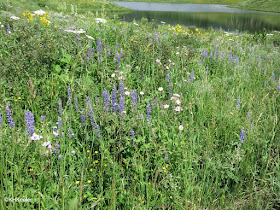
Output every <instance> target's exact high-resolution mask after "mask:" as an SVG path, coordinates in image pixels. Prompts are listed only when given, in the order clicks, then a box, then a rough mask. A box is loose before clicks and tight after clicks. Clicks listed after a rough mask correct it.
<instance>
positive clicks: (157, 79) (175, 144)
mask: <svg viewBox="0 0 280 210" xmlns="http://www.w3.org/2000/svg"><path fill="white" fill-rule="evenodd" d="M26 2H28V3H30V5H28V4H23V5H22V6H21V8H19V7H18V6H16V7H15V6H13V3H14V2H12V6H8V4H6V3H5V5H6V9H7V10H4V9H3V8H1V9H0V12H1V14H7V15H0V73H1V77H0V145H1V146H0V195H1V196H0V209H63V210H64V209H279V208H280V199H279V198H280V173H279V171H280V164H279V162H280V156H279V154H280V153H279V151H280V144H279V139H280V120H279V113H280V71H279V69H280V60H279V56H280V52H279V46H280V43H279V40H280V33H279V32H271V33H270V34H266V33H265V32H264V33H263V34H254V35H252V34H247V33H242V34H237V33H235V34H233V33H228V32H224V31H222V30H213V29H208V30H205V29H200V28H195V27H188V28H186V27H183V26H180V25H176V26H170V25H165V24H161V25H157V24H155V23H153V22H148V21H147V19H144V18H143V19H142V20H141V21H138V22H136V21H135V22H133V23H129V22H125V21H122V20H119V19H117V18H114V19H110V18H109V17H108V16H106V8H105V9H104V11H105V12H104V13H102V14H103V15H104V16H103V18H104V19H100V16H97V13H89V12H86V9H84V10H82V12H83V15H80V14H77V15H74V14H75V13H74V12H75V11H72V9H71V7H72V6H71V4H70V3H66V9H65V7H64V10H62V11H63V14H62V13H57V12H54V11H52V10H50V9H47V8H46V7H42V8H41V9H42V10H44V11H45V13H44V12H42V11H40V14H38V11H34V9H28V7H29V6H32V7H33V8H35V7H36V9H39V8H37V6H38V4H35V3H32V2H31V1H26ZM73 3H75V2H73ZM17 4H18V3H15V5H17ZM46 4H47V5H48V7H51V5H52V4H51V3H50V1H48V2H47V3H46ZM53 4H55V3H53ZM3 5H4V4H3ZM3 5H2V6H3ZM36 5H37V6H36ZM61 5H62V6H61ZM77 6H80V4H79V5H77ZM60 8H63V4H62V3H61V2H60V4H57V8H55V11H57V10H59V9H60ZM68 8H70V9H69V10H68ZM79 8H80V7H79ZM73 10H74V9H73ZM73 13H74V14H73ZM78 13H79V9H78ZM11 15H13V16H11ZM99 15H100V13H99ZM97 18H99V19H97Z"/></svg>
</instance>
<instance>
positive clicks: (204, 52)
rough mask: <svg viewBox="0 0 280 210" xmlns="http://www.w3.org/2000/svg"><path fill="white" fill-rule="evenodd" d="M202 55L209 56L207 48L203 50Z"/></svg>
mask: <svg viewBox="0 0 280 210" xmlns="http://www.w3.org/2000/svg"><path fill="white" fill-rule="evenodd" d="M201 56H202V57H207V58H208V57H209V55H208V51H207V50H203V52H202V53H201Z"/></svg>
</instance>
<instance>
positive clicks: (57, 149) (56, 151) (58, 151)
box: [54, 142, 60, 153]
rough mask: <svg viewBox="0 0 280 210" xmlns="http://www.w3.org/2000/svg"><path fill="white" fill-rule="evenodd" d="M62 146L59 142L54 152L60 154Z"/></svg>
mask: <svg viewBox="0 0 280 210" xmlns="http://www.w3.org/2000/svg"><path fill="white" fill-rule="evenodd" d="M59 148H60V145H59V143H58V142H56V143H55V150H54V153H60V149H59Z"/></svg>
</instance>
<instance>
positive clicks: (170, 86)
mask: <svg viewBox="0 0 280 210" xmlns="http://www.w3.org/2000/svg"><path fill="white" fill-rule="evenodd" d="M171 94H172V85H171V84H169V86H168V95H169V98H170V97H171Z"/></svg>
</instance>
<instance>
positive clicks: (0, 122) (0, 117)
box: [0, 112, 2, 130]
mask: <svg viewBox="0 0 280 210" xmlns="http://www.w3.org/2000/svg"><path fill="white" fill-rule="evenodd" d="M1 125H2V114H1V112H0V130H1Z"/></svg>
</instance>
